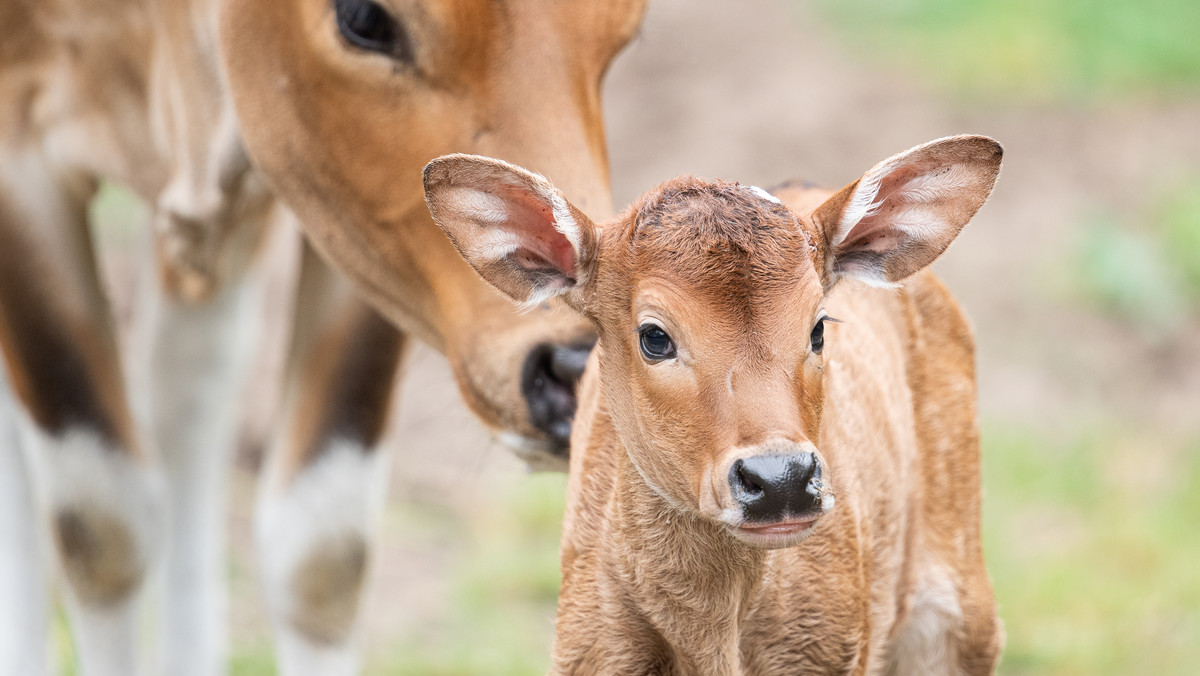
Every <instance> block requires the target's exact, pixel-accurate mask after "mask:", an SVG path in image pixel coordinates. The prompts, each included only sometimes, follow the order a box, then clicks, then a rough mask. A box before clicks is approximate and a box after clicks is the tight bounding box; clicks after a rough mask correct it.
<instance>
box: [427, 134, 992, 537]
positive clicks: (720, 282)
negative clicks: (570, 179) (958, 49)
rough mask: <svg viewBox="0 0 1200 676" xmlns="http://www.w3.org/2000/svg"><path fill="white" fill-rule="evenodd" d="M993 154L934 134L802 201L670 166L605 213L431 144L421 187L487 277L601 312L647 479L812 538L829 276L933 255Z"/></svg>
mask: <svg viewBox="0 0 1200 676" xmlns="http://www.w3.org/2000/svg"><path fill="white" fill-rule="evenodd" d="M1000 157H1001V150H1000V146H999V145H998V144H997V143H996V142H995V141H992V140H991V139H987V138H984V137H978V136H960V137H953V138H947V139H942V140H939V141H934V142H931V143H928V144H925V145H923V146H918V147H916V148H913V149H912V150H909V151H907V152H905V153H902V154H900V155H897V156H895V157H892V158H890V159H888V160H885V161H884V162H881V163H880V164H878V165H876V166H875V167H874V168H872V169H871V170H870V171H868V172H867V173H866V174H864V175H863V177H862V178H860V179H859V180H857V181H855V182H854V183H851V184H850V185H848V186H846V187H845V188H843V189H842V190H841V191H839V192H837V193H836V194H834V195H833V196H832V197H830V198H829V199H828V200H827V201H825V202H824V203H822V204H821V205H820V206H818V207H817V208H816V209H815V210H813V211H812V212H810V213H805V214H795V213H793V212H791V211H790V210H789V209H788V208H787V207H785V206H784V205H783V204H782V203H781V202H780V201H779V200H778V199H776V198H774V197H772V196H771V195H769V194H768V193H766V192H765V191H762V190H761V189H758V188H754V187H748V186H742V185H738V184H736V183H729V182H723V181H715V182H705V181H700V180H697V179H694V178H679V179H675V180H672V181H668V182H667V183H665V184H663V185H661V186H659V187H658V188H655V189H654V190H651V191H649V192H647V193H645V194H643V195H642V196H641V197H640V198H639V199H638V200H637V201H636V202H635V203H634V204H633V206H632V207H630V209H629V210H627V211H626V212H625V214H624V215H622V216H621V217H620V218H618V219H616V220H615V221H612V222H609V223H606V224H604V225H603V226H602V227H598V226H596V225H594V224H593V223H592V222H591V221H589V220H588V219H587V217H585V216H584V215H583V214H582V213H581V212H580V211H579V210H578V209H576V208H575V207H574V206H572V205H571V204H570V203H569V202H567V201H566V199H565V198H564V197H563V196H562V195H561V194H560V193H559V192H558V191H557V190H556V189H555V188H554V187H553V186H551V185H550V183H549V182H547V181H546V180H545V179H544V178H542V177H540V176H537V175H535V174H532V173H530V172H527V171H525V170H523V169H520V168H518V167H514V166H512V165H509V164H506V163H504V162H500V161H498V160H492V159H487V158H481V157H475V156H465V155H454V156H448V157H443V158H439V159H438V160H435V161H434V162H432V163H431V164H430V165H429V166H428V167H427V168H426V172H425V186H426V194H427V198H428V201H429V205H430V208H431V210H432V212H433V214H434V219H435V220H436V221H437V223H438V224H439V225H440V226H441V227H442V229H443V230H445V231H446V233H447V234H448V235H449V236H450V238H451V240H452V241H453V242H454V244H455V246H456V247H457V248H458V250H459V252H460V253H461V254H462V255H463V256H464V257H465V258H466V259H467V260H468V261H469V262H470V263H471V264H472V265H473V266H474V267H475V268H476V270H478V271H479V272H480V274H481V275H483V276H484V278H485V279H487V280H488V281H490V282H491V283H492V284H493V285H495V286H496V287H497V288H498V289H500V290H501V291H503V292H505V293H507V294H508V295H510V296H511V297H513V298H514V299H515V300H517V301H518V302H521V303H525V304H536V303H538V302H540V301H542V300H544V299H545V298H548V297H550V296H554V295H560V294H561V295H563V296H564V297H565V298H566V300H567V302H568V303H569V304H570V305H572V306H573V307H575V308H576V309H578V310H579V311H580V312H582V313H583V314H584V315H586V316H587V317H588V318H589V319H590V320H591V321H592V323H593V324H594V325H595V326H596V328H597V330H598V332H599V347H600V355H599V364H600V382H601V388H602V396H603V400H604V402H605V405H606V407H607V410H608V413H609V414H611V416H612V418H613V420H614V422H615V424H616V428H617V431H618V434H619V435H620V438H621V442H622V444H623V446H624V447H625V449H626V450H627V452H628V454H629V457H630V460H631V461H632V463H633V465H634V466H635V467H636V468H637V470H638V473H639V474H640V475H641V477H642V478H643V479H644V480H645V482H646V483H647V484H648V485H649V486H650V487H651V488H652V489H653V490H654V491H655V492H656V493H657V494H658V495H659V496H661V497H662V498H663V499H664V500H666V501H667V502H668V503H670V504H672V505H674V506H675V507H676V508H678V509H681V510H685V511H688V512H692V513H698V514H701V515H703V516H704V517H706V518H708V519H711V520H713V521H715V522H718V523H720V524H722V525H723V526H725V527H727V528H728V530H729V532H731V533H732V534H733V535H734V536H735V537H737V538H738V539H740V540H741V541H743V542H745V543H747V544H750V545H753V546H759V547H767V548H775V547H785V546H790V545H793V544H795V543H797V542H799V541H800V540H801V539H803V538H804V537H805V536H806V534H807V533H808V532H809V530H810V529H811V527H812V526H813V524H814V523H815V522H816V521H817V520H818V519H819V518H820V517H821V516H822V515H824V514H826V513H827V512H829V510H830V509H832V507H833V505H834V501H835V494H836V492H837V490H836V487H837V477H835V476H832V474H831V470H830V468H831V465H833V466H836V464H837V459H836V458H832V459H827V458H826V457H825V456H824V455H823V454H822V452H821V449H820V446H819V444H820V439H821V415H822V409H823V407H824V406H826V405H829V404H828V403H827V402H826V400H825V396H824V391H823V365H824V360H825V359H827V358H829V357H827V355H826V353H827V352H829V353H832V354H834V355H835V354H836V341H835V340H831V341H830V345H828V346H826V335H825V334H826V328H827V327H828V325H829V324H830V322H832V321H833V318H831V317H829V316H828V315H827V314H826V312H825V310H824V305H825V301H826V299H827V298H828V296H829V293H830V291H831V290H832V289H833V287H834V285H835V284H836V283H837V282H838V280H840V279H841V278H843V277H852V278H855V279H858V280H860V281H862V282H865V283H868V284H873V285H881V286H887V285H892V284H895V283H897V282H899V281H900V280H902V279H904V278H905V277H907V276H908V275H910V274H912V273H914V272H916V271H917V270H919V269H921V268H923V267H925V266H926V265H928V264H929V263H931V262H932V261H933V259H934V258H936V257H937V256H938V255H939V254H941V252H942V251H943V250H945V248H946V247H947V246H948V245H949V243H950V241H951V240H953V238H954V237H955V236H956V235H957V234H958V232H959V231H960V230H961V228H962V227H963V225H965V224H966V222H967V221H968V220H969V219H970V218H971V216H972V215H974V213H975V211H976V210H977V209H978V208H979V207H980V205H982V204H983V202H984V200H985V199H986V198H987V196H988V194H989V193H990V191H991V188H992V185H993V183H994V181H995V178H996V175H997V174H998V171H999V166H1000ZM832 334H833V332H831V335H830V336H829V337H830V338H831V339H835V338H836V336H835V335H832ZM835 405H836V404H835Z"/></svg>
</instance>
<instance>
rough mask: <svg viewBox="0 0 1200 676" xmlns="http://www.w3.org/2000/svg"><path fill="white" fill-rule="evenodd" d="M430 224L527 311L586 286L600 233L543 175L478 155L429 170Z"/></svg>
mask: <svg viewBox="0 0 1200 676" xmlns="http://www.w3.org/2000/svg"><path fill="white" fill-rule="evenodd" d="M424 180H425V201H426V203H427V204H428V205H429V211H430V213H432V214H433V220H434V221H435V222H436V223H437V224H438V227H440V228H441V229H442V231H443V232H445V233H446V234H447V235H448V236H449V237H450V240H451V241H452V242H454V246H455V248H456V249H458V252H459V253H460V254H461V255H462V257H463V258H465V259H466V260H467V262H468V263H470V264H471V265H472V266H473V267H474V268H475V270H476V271H477V272H478V273H479V274H480V276H482V277H483V278H484V279H486V280H487V281H488V282H490V283H491V284H492V286H495V287H496V288H497V289H499V290H500V291H503V292H504V293H505V294H507V295H508V296H509V297H511V298H512V299H513V300H515V301H517V302H518V303H520V304H521V305H522V306H524V307H525V308H532V307H535V306H537V305H538V304H539V303H541V302H542V301H545V300H547V299H548V298H550V297H552V296H557V295H559V294H563V293H567V292H569V291H574V290H576V289H578V288H579V287H581V286H583V285H584V284H586V283H587V281H588V279H589V277H590V276H591V270H592V267H593V265H594V263H595V253H596V228H595V226H594V225H593V224H592V222H591V221H590V220H588V218H587V216H584V215H583V213H582V212H581V211H579V210H578V209H576V208H575V207H574V206H573V205H571V204H570V203H569V202H567V200H566V198H565V197H563V195H562V193H561V192H559V191H558V189H557V188H555V187H554V186H553V185H551V184H550V182H549V181H547V180H546V179H545V178H543V177H542V176H540V175H538V174H535V173H533V172H531V171H527V170H525V169H522V168H521V167H518V166H516V165H512V164H509V163H507V162H504V161H501V160H496V159H492V158H490V157H482V156H479V155H462V154H456V155H444V156H442V157H439V158H437V159H436V160H434V161H432V162H430V163H429V164H428V165H426V167H425V173H424Z"/></svg>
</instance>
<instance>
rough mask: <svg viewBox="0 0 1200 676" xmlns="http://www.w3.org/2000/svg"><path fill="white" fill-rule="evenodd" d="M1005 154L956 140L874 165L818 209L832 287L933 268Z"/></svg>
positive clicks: (983, 140)
mask: <svg viewBox="0 0 1200 676" xmlns="http://www.w3.org/2000/svg"><path fill="white" fill-rule="evenodd" d="M1002 156H1003V150H1002V149H1001V147H1000V144H999V143H997V142H996V141H994V140H992V139H990V138H987V137H985V136H952V137H949V138H943V139H938V140H936V141H931V142H929V143H926V144H924V145H920V146H917V147H915V148H913V149H911V150H908V151H905V152H903V153H900V154H899V155H896V156H894V157H890V158H888V159H886V160H884V161H882V162H880V163H879V164H877V165H875V166H874V167H872V168H871V170H870V171H868V172H867V173H865V174H863V175H862V177H861V178H859V179H858V180H857V181H855V182H853V183H851V184H850V185H848V186H846V187H844V188H842V189H841V190H840V191H838V192H837V194H835V195H834V196H833V197H830V198H829V199H828V200H826V201H825V202H824V203H823V204H822V205H821V206H819V207H817V209H816V210H815V211H814V212H813V214H812V217H813V221H814V222H815V223H816V225H817V227H818V228H819V230H820V231H821V234H822V236H823V237H824V244H825V256H824V259H825V261H826V267H827V270H826V271H825V273H826V274H825V275H824V278H825V279H826V280H827V281H826V286H827V287H828V286H832V285H833V284H834V283H835V282H836V281H837V280H838V279H839V278H841V277H853V278H855V279H858V280H860V281H863V282H866V283H867V284H871V285H873V286H893V285H895V284H897V283H899V282H900V281H902V280H904V279H905V278H906V277H908V276H909V275H912V274H913V273H915V272H917V271H918V270H921V269H922V268H924V267H926V266H928V265H929V264H930V263H932V262H933V261H934V259H936V258H937V257H938V256H940V255H941V254H942V252H943V251H945V250H946V247H948V246H950V242H952V241H954V238H955V237H957V236H958V233H959V232H960V231H961V230H962V228H963V226H965V225H966V224H967V222H968V221H970V220H971V217H972V216H974V215H975V212H976V211H978V210H979V207H981V206H983V203H984V201H986V200H987V198H988V195H990V194H991V192H992V187H993V186H994V185H995V183H996V177H997V176H998V175H999V173H1000V160H1001V157H1002Z"/></svg>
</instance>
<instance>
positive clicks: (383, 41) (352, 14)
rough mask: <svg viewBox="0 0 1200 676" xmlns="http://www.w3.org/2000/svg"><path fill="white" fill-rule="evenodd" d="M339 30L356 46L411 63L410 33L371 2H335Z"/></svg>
mask: <svg viewBox="0 0 1200 676" xmlns="http://www.w3.org/2000/svg"><path fill="white" fill-rule="evenodd" d="M333 4H334V11H335V12H336V13H337V24H338V30H340V31H341V33H342V37H344V38H346V41H347V42H349V43H350V44H352V45H354V46H355V47H359V48H361V49H365V50H367V51H371V52H380V53H382V54H387V55H388V56H391V57H393V58H395V59H398V60H401V61H411V60H412V45H411V44H409V41H408V34H407V33H405V32H404V27H403V26H401V25H400V24H399V22H397V21H396V20H395V19H394V18H392V16H391V15H390V14H388V12H387V10H386V9H384V8H383V7H381V6H379V4H377V3H375V2H372V1H371V0H334V3H333Z"/></svg>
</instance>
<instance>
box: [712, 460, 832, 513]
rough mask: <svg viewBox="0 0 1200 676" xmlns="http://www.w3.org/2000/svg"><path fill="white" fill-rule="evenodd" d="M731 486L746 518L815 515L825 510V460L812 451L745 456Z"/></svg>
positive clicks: (732, 470) (736, 464)
mask: <svg viewBox="0 0 1200 676" xmlns="http://www.w3.org/2000/svg"><path fill="white" fill-rule="evenodd" d="M729 487H730V489H731V490H732V493H733V499H734V500H736V501H737V503H738V504H739V505H741V507H742V516H743V517H744V518H745V519H746V521H749V522H763V523H770V522H776V521H782V520H784V519H786V518H787V517H804V516H814V515H816V513H818V512H820V510H821V463H820V461H818V460H817V457H816V456H815V455H814V454H812V453H798V454H795V455H755V456H751V457H749V458H741V459H739V460H737V461H735V462H734V463H733V467H731V468H730V470H729Z"/></svg>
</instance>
